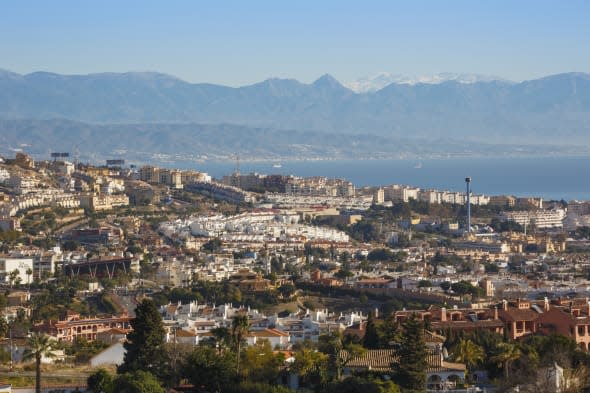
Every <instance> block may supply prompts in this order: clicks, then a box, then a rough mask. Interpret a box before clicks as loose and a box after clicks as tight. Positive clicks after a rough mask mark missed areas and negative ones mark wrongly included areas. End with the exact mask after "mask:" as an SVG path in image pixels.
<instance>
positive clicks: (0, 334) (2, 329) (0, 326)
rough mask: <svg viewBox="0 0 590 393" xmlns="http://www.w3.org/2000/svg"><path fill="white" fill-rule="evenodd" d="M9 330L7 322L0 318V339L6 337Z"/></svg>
mask: <svg viewBox="0 0 590 393" xmlns="http://www.w3.org/2000/svg"><path fill="white" fill-rule="evenodd" d="M9 329H10V326H9V325H8V322H6V318H4V317H0V339H2V338H4V337H6V335H7V334H8V331H9Z"/></svg>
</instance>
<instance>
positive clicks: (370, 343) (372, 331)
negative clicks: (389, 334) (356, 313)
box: [363, 312, 379, 349]
mask: <svg viewBox="0 0 590 393" xmlns="http://www.w3.org/2000/svg"><path fill="white" fill-rule="evenodd" d="M363 347H365V348H368V349H377V348H379V333H378V332H377V326H375V320H374V319H373V313H372V312H371V313H369V317H368V318H367V326H366V327H365V336H364V337H363Z"/></svg>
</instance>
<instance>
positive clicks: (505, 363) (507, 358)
mask: <svg viewBox="0 0 590 393" xmlns="http://www.w3.org/2000/svg"><path fill="white" fill-rule="evenodd" d="M498 349H499V350H500V352H499V353H498V354H497V355H495V356H493V357H492V359H491V360H492V361H494V362H496V363H497V364H498V366H500V367H502V369H503V370H504V378H505V379H508V378H509V377H510V366H511V364H512V363H513V362H514V361H516V360H518V359H520V357H521V355H522V352H521V351H520V349H519V348H518V347H517V346H516V344H513V343H500V344H499V345H498Z"/></svg>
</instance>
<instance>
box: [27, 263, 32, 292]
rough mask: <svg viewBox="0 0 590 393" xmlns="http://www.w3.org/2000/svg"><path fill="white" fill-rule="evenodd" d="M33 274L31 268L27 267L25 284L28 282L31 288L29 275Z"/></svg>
mask: <svg viewBox="0 0 590 393" xmlns="http://www.w3.org/2000/svg"><path fill="white" fill-rule="evenodd" d="M32 274H33V270H32V269H31V268H28V269H27V284H29V289H31V275H32Z"/></svg>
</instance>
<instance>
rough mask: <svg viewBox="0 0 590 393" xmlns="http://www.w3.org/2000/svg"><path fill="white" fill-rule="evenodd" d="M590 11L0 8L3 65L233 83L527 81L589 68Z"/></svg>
mask: <svg viewBox="0 0 590 393" xmlns="http://www.w3.org/2000/svg"><path fill="white" fill-rule="evenodd" d="M589 17H590V2H588V1H585V0H568V1H558V0H555V1H543V0H535V1H529V0H518V1H514V0H510V1H501V0H495V1H487V0H479V1H478V0H470V1H461V0H456V1H451V0H449V1H435V0H433V1H420V0H408V1H404V2H401V1H392V0H389V1H377V0H375V1H346V0H338V1H330V0H325V1H319V0H315V1H307V0H297V1H280V0H279V1H277V0H274V1H256V0H248V1H244V0H242V1H222V0H216V1H206V0H203V1H192V0H190V1H189V0H186V1H181V0H178V1H174V0H167V1H162V0H160V1H150V0H125V1H121V0H100V1H80V0H72V1H64V0H51V1H45V0H39V1H28V0H19V1H12V2H3V3H2V5H1V8H0V68H2V69H6V70H10V71H14V72H18V73H29V72H34V71H50V72H57V73H62V74H87V73H94V72H127V71H158V72H164V73H167V74H171V75H174V76H177V77H179V78H181V79H184V80H186V81H189V82H195V83H197V82H209V83H218V84H225V85H230V86H241V85H246V84H251V83H256V82H259V81H261V80H264V79H267V78H269V77H280V78H295V79H298V80H300V81H302V82H306V83H309V82H311V81H313V80H315V79H317V78H318V77H320V76H321V75H323V74H325V73H329V74H331V75H333V76H334V77H335V78H337V79H338V80H340V81H351V80H355V79H357V78H360V77H366V76H371V75H375V74H377V73H380V72H390V73H394V74H402V75H408V76H419V75H432V74H436V73H440V72H459V73H479V74H485V75H494V76H499V77H503V78H506V79H511V80H526V79H534V78H537V77H541V76H546V75H550V74H556V73H561V72H569V71H579V72H590V50H588V49H589V48H588V43H589V42H590V41H589V37H590V23H588V19H589Z"/></svg>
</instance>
